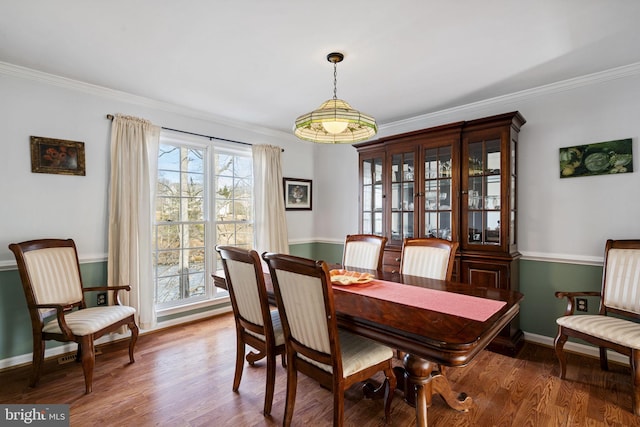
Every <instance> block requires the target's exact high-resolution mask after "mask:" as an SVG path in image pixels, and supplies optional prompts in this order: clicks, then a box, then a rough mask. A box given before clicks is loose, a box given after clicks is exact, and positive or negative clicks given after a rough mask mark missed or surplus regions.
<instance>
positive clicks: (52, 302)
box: [9, 239, 138, 394]
mask: <svg viewBox="0 0 640 427" xmlns="http://www.w3.org/2000/svg"><path fill="white" fill-rule="evenodd" d="M9 249H11V251H12V252H13V254H14V255H15V257H16V261H17V263H18V271H19V273H20V279H21V280H22V288H23V290H24V295H25V297H26V300H27V307H28V308H29V315H30V317H31V329H32V332H33V373H32V376H31V380H30V383H29V385H30V386H31V387H35V386H36V385H37V384H38V381H39V380H40V375H41V372H42V365H43V361H44V351H45V342H46V341H48V340H54V341H62V342H76V343H78V352H77V356H76V360H78V361H81V362H82V371H83V373H84V383H85V392H86V393H87V394H88V393H91V390H92V387H93V367H94V365H95V350H94V341H95V340H96V339H98V338H100V337H101V336H103V335H105V334H107V333H110V332H116V331H118V330H119V329H120V328H121V327H122V326H125V325H126V326H128V328H129V330H130V331H131V339H130V341H129V361H130V363H134V362H135V360H134V358H133V349H134V347H135V345H136V340H137V339H138V326H137V325H136V321H135V317H134V316H135V313H136V310H135V309H134V308H133V307H127V306H124V305H120V300H119V298H118V292H119V291H121V290H127V291H129V290H130V287H129V286H97V287H91V288H85V287H84V286H83V284H82V276H81V275H80V263H79V262H78V252H77V250H76V245H75V243H74V242H73V240H71V239H66V240H63V239H40V240H30V241H26V242H22V243H12V244H10V245H9ZM96 291H105V292H113V300H114V301H115V304H116V305H108V306H99V307H87V304H86V301H85V296H84V295H85V292H96Z"/></svg>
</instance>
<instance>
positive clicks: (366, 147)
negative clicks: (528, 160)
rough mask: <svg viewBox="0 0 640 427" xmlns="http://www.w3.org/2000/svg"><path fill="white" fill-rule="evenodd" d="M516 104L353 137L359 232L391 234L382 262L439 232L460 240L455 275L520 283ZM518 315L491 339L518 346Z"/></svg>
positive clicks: (475, 282)
mask: <svg viewBox="0 0 640 427" xmlns="http://www.w3.org/2000/svg"><path fill="white" fill-rule="evenodd" d="M524 123H525V120H524V118H523V117H522V116H521V115H520V114H519V113H518V112H511V113H506V114H501V115H497V116H492V117H486V118H482V119H476V120H470V121H462V122H456V123H450V124H447V125H442V126H437V127H433V128H429V129H423V130H419V131H415V132H409V133H405V134H401V135H394V136H390V137H385V138H381V139H378V140H374V141H368V142H363V143H360V144H355V145H354V146H355V147H356V149H357V150H358V153H359V168H360V170H359V177H360V195H359V215H360V218H359V227H360V232H361V233H370V234H376V235H381V236H386V237H387V238H388V243H387V248H386V249H385V254H384V262H383V269H384V270H386V271H394V270H397V269H399V266H400V253H401V248H402V241H403V239H405V238H409V237H431V236H435V237H440V238H443V239H448V240H453V241H457V242H459V243H460V246H459V250H458V254H457V256H456V263H455V267H454V272H453V278H454V280H457V281H459V282H463V283H468V284H469V285H470V286H478V287H489V288H500V289H511V290H518V261H519V258H520V254H519V252H518V250H517V198H516V197H517V194H516V190H517V160H516V150H517V143H518V134H519V131H520V127H521V126H522V125H523V124H524ZM523 344H524V341H523V335H522V331H521V330H520V329H519V327H518V320H517V319H516V320H514V321H513V322H512V323H511V324H510V325H509V326H507V327H506V328H505V329H504V330H503V331H502V333H501V334H500V335H499V336H498V338H496V340H494V342H493V343H492V345H491V347H490V348H492V349H494V350H496V351H500V352H502V353H505V354H515V353H517V351H518V350H519V349H520V348H521V346H522V345H523Z"/></svg>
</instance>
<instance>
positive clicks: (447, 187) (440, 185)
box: [423, 146, 454, 240]
mask: <svg viewBox="0 0 640 427" xmlns="http://www.w3.org/2000/svg"><path fill="white" fill-rule="evenodd" d="M451 165H452V156H451V147H450V146H448V147H437V148H426V149H425V150H424V222H423V223H424V228H425V230H424V236H425V237H439V238H441V239H447V240H451V239H452V223H451V221H452V201H453V197H454V195H453V186H452V175H451Z"/></svg>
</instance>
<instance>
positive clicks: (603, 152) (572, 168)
mask: <svg viewBox="0 0 640 427" xmlns="http://www.w3.org/2000/svg"><path fill="white" fill-rule="evenodd" d="M628 172H633V153H632V149H631V138H627V139H617V140H614V141H606V142H598V143H595V144H587V145H576V146H573V147H564V148H561V149H560V178H572V177H579V176H590V175H610V174H620V173H628Z"/></svg>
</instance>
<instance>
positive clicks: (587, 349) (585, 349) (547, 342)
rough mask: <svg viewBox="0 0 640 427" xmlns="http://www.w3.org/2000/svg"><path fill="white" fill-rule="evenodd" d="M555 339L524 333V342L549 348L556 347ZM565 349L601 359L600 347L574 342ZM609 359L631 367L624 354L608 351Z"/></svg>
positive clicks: (567, 343)
mask: <svg viewBox="0 0 640 427" xmlns="http://www.w3.org/2000/svg"><path fill="white" fill-rule="evenodd" d="M554 339H555V338H550V337H546V336H544V335H538V334H530V333H528V332H525V333H524V340H525V341H528V342H532V343H535V344H540V345H544V346H547V347H551V348H553V347H554V343H553V341H554ZM564 349H565V350H566V351H568V352H571V353H577V354H582V355H584V356H589V357H593V358H596V359H599V358H600V350H599V349H598V347H593V346H590V345H586V344H580V343H577V342H572V341H567V342H566V344H565V345H564ZM607 358H608V359H609V360H610V361H612V362H616V363H620V364H621V365H626V366H629V358H628V357H627V356H625V355H623V354H620V353H618V352H615V351H611V350H609V351H607Z"/></svg>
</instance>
